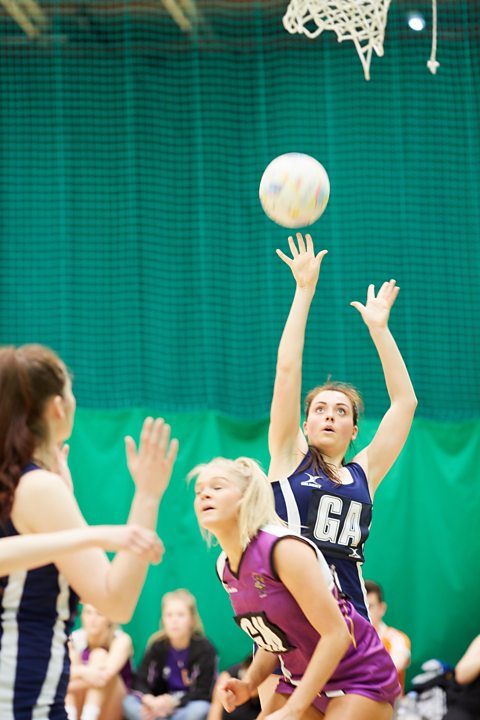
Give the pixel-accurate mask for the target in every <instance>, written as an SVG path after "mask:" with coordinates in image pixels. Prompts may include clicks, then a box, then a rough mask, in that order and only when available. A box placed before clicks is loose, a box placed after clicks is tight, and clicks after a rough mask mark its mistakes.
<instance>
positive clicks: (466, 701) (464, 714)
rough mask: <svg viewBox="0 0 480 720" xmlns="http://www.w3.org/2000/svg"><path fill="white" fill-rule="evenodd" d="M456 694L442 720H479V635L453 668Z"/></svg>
mask: <svg viewBox="0 0 480 720" xmlns="http://www.w3.org/2000/svg"><path fill="white" fill-rule="evenodd" d="M455 680H456V681H457V683H458V684H459V686H460V687H459V689H458V692H457V693H456V694H455V698H454V699H452V705H451V706H450V702H449V704H448V712H447V714H446V715H445V717H444V720H478V718H480V635H477V637H476V638H475V640H473V642H472V643H470V646H469V647H468V649H467V651H466V653H465V655H464V656H463V657H462V658H460V660H459V661H458V663H457V665H456V667H455Z"/></svg>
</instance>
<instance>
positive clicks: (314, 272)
mask: <svg viewBox="0 0 480 720" xmlns="http://www.w3.org/2000/svg"><path fill="white" fill-rule="evenodd" d="M296 237H297V244H295V240H294V239H293V237H292V236H291V235H290V237H289V238H288V245H289V247H290V252H291V253H292V257H289V256H288V255H285V253H284V252H282V251H281V250H277V251H276V252H277V255H278V257H279V258H280V260H283V262H284V263H285V264H286V265H288V267H289V268H290V270H291V271H292V274H293V277H294V278H295V281H296V283H297V285H298V287H301V288H311V289H312V290H315V287H316V285H317V282H318V277H319V275H320V266H321V264H322V260H323V258H324V257H325V255H326V254H327V252H328V250H321V251H320V252H319V253H317V254H316V255H315V250H314V247H313V240H312V236H311V235H310V234H308V233H307V234H306V235H305V240H304V239H303V235H302V233H299V232H298V233H297V234H296ZM297 246H298V247H297Z"/></svg>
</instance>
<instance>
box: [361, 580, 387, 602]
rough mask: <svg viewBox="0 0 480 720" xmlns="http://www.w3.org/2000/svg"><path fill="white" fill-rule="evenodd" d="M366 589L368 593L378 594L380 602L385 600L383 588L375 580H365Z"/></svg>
mask: <svg viewBox="0 0 480 720" xmlns="http://www.w3.org/2000/svg"><path fill="white" fill-rule="evenodd" d="M365 591H366V592H367V594H368V593H373V594H374V595H376V596H377V598H378V602H381V603H382V602H383V590H382V588H381V587H380V585H378V583H376V582H373V580H365Z"/></svg>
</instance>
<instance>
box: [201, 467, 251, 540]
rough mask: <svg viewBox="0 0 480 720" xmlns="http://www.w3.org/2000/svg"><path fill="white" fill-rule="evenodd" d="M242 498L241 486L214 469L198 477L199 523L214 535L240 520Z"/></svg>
mask: <svg viewBox="0 0 480 720" xmlns="http://www.w3.org/2000/svg"><path fill="white" fill-rule="evenodd" d="M241 500H242V492H241V490H240V488H239V487H238V486H237V485H236V484H235V483H234V482H232V481H231V480H228V479H227V478H225V477H221V476H219V475H218V474H215V471H214V470H213V471H211V472H208V471H206V472H203V473H201V474H200V475H199V477H198V478H197V482H196V483H195V503H194V507H195V512H196V515H197V519H198V523H199V525H200V527H202V528H204V529H205V530H209V531H210V532H211V533H213V535H215V534H216V531H219V530H221V529H222V528H226V527H228V526H229V525H230V524H231V523H232V522H236V521H237V520H238V514H239V510H240V503H241Z"/></svg>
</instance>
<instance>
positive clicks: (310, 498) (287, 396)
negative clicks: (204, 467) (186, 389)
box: [268, 233, 417, 618]
mask: <svg viewBox="0 0 480 720" xmlns="http://www.w3.org/2000/svg"><path fill="white" fill-rule="evenodd" d="M288 240H289V246H290V250H291V255H292V256H291V257H288V256H287V255H285V254H284V253H283V252H282V251H280V250H277V254H278V255H279V257H280V258H281V259H282V260H283V261H284V262H285V263H286V264H287V265H288V266H289V268H290V270H291V271H292V274H293V277H294V279H295V281H296V290H295V295H294V298H293V302H292V306H291V309H290V313H289V315H288V319H287V321H286V324H285V328H284V331H283V334H282V338H281V340H280V345H279V348H278V359H277V369H276V377H275V386H274V391H273V399H272V406H271V414H270V428H269V450H270V458H271V460H270V467H269V472H268V477H269V479H270V480H271V482H272V483H273V489H274V493H275V501H276V507H277V512H278V514H279V515H280V516H281V517H282V518H283V519H284V520H285V521H286V522H288V524H289V526H290V527H292V528H293V529H294V530H295V531H298V532H301V533H302V534H304V535H305V536H306V537H308V538H310V539H311V540H312V541H313V542H314V543H315V544H316V545H317V547H319V548H320V550H321V551H322V553H323V555H324V557H325V559H326V560H327V562H328V564H329V565H331V566H334V569H335V573H336V575H337V578H338V582H339V584H340V587H341V589H342V590H343V591H344V592H345V593H347V594H348V595H349V597H350V599H351V601H352V602H353V604H354V605H355V607H356V609H357V610H358V612H360V613H361V614H363V615H364V617H367V618H368V610H367V607H366V600H365V598H366V593H365V588H364V585H363V580H362V576H361V564H362V563H363V550H364V544H365V541H366V540H367V537H368V533H369V528H370V522H371V517H372V500H373V496H374V493H375V490H376V489H377V487H378V485H379V484H380V482H381V481H382V479H383V478H384V477H385V475H386V473H387V472H388V470H389V469H390V468H391V466H392V465H393V463H394V462H395V460H396V458H397V457H398V455H399V453H400V451H401V449H402V447H403V445H404V443H405V440H406V439H407V436H408V433H409V430H410V427H411V424H412V420H413V416H414V412H415V408H416V404H417V401H416V397H415V393H414V390H413V387H412V383H411V381H410V378H409V375H408V371H407V368H406V366H405V363H404V361H403V359H402V356H401V354H400V351H399V349H398V347H397V345H396V343H395V340H394V338H393V336H392V334H391V332H390V330H389V328H388V318H389V315H390V310H391V308H392V306H393V304H394V302H395V300H396V297H397V295H398V292H399V288H398V286H397V285H396V283H395V280H390V282H385V283H383V285H382V286H381V288H380V290H379V291H378V293H377V294H375V290H374V287H373V285H370V286H369V288H368V293H367V301H366V304H365V305H363V304H362V303H359V302H352V303H351V305H352V306H353V307H354V308H356V309H357V310H358V311H359V313H360V315H361V317H362V319H363V321H364V322H365V324H366V325H367V327H368V330H369V332H370V336H371V338H372V341H373V343H374V345H375V348H376V350H377V352H378V355H379V358H380V362H381V364H382V368H383V372H384V376H385V382H386V386H387V391H388V394H389V397H390V407H389V408H388V410H387V412H386V413H385V415H384V417H383V419H382V421H381V423H380V425H379V427H378V429H377V431H376V433H375V436H374V438H373V440H372V441H371V442H370V443H369V445H367V447H365V448H363V449H362V450H360V452H358V453H357V454H356V455H355V457H354V458H353V460H352V461H351V462H350V463H348V464H345V455H346V453H347V450H348V447H349V445H350V443H351V441H352V440H354V439H355V437H356V436H357V431H358V417H359V413H360V410H361V398H360V396H359V394H358V392H357V391H356V390H355V388H353V387H352V386H350V385H347V384H345V383H336V382H327V383H326V384H324V385H321V386H318V387H316V388H314V389H313V390H311V391H310V392H309V393H308V395H307V397H306V400H305V421H304V423H303V426H302V427H300V395H301V384H302V354H303V346H304V339H305V329H306V324H307V318H308V313H309V310H310V305H311V303H312V300H313V297H314V294H315V289H316V285H317V281H318V278H319V273H320V265H321V262H322V259H323V257H324V256H325V254H326V250H322V251H321V252H319V253H318V254H315V251H314V247H313V242H312V238H311V236H310V235H306V236H305V240H304V238H303V236H302V235H301V233H297V242H296V243H295V241H294V239H293V237H290V238H289V239H288ZM328 354H329V348H328V347H327V346H326V347H325V349H324V352H323V353H322V357H321V358H320V359H319V360H320V362H321V363H322V365H323V366H324V367H325V366H327V362H328Z"/></svg>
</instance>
